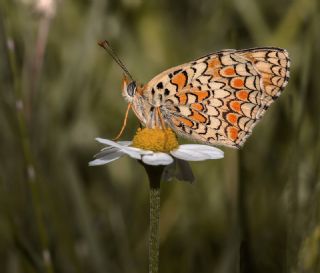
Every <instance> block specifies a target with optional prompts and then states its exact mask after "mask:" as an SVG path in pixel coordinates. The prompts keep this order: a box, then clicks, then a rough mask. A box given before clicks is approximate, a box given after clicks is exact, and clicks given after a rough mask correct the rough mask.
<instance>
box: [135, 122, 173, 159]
mask: <svg viewBox="0 0 320 273" xmlns="http://www.w3.org/2000/svg"><path fill="white" fill-rule="evenodd" d="M132 146H133V147H136V148H140V149H144V150H150V151H153V152H164V153H168V152H170V151H172V150H174V149H175V148H177V147H178V146H179V143H178V140H177V136H176V134H175V133H174V132H173V131H172V130H171V129H169V128H168V129H160V128H144V129H141V128H139V129H138V130H137V132H136V134H135V136H134V138H133V140H132Z"/></svg>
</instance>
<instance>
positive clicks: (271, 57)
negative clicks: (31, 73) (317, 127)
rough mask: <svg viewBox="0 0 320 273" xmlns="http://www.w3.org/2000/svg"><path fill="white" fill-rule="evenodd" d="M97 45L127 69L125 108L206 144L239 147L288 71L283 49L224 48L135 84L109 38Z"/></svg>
mask: <svg viewBox="0 0 320 273" xmlns="http://www.w3.org/2000/svg"><path fill="white" fill-rule="evenodd" d="M99 45H100V46H102V47H104V48H105V49H108V51H109V53H110V54H111V55H112V56H113V58H114V59H115V60H116V62H117V63H118V64H119V65H120V66H121V67H122V68H123V70H124V71H125V77H124V80H123V88H122V94H123V96H124V98H125V99H126V100H127V101H128V103H129V104H128V105H129V106H128V110H129V108H132V109H133V111H134V113H135V114H136V116H137V117H138V119H139V120H140V122H141V123H142V124H143V125H144V126H146V127H148V128H155V127H160V128H166V127H170V128H171V129H172V130H173V131H175V132H176V133H177V134H178V135H181V136H183V137H186V138H189V139H191V140H194V141H197V142H201V143H205V144H210V145H224V146H227V147H232V148H240V147H241V146H242V145H243V144H244V143H245V141H246V140H247V139H248V137H249V136H250V135H251V133H252V130H253V128H254V127H255V126H256V124H257V123H258V121H259V120H260V119H261V117H262V116H263V115H264V114H265V112H266V111H267V109H268V108H269V107H270V105H271V104H272V103H273V102H274V101H275V100H276V99H277V98H278V97H279V96H280V95H281V93H282V91H283V89H284V88H285V86H286V85H287V83H288V80H289V75H290V59H289V55H288V52H287V51H286V50H285V49H281V48H276V47H260V48H250V49H243V50H234V49H228V50H222V51H218V52H214V53H211V54H208V55H206V56H203V57H201V58H199V59H196V60H194V61H191V62H188V63H185V64H182V65H178V66H176V67H173V68H170V69H168V70H166V71H164V72H162V73H160V74H159V75H157V76H155V77H154V78H153V79H151V80H150V81H149V82H148V83H147V84H145V85H138V84H137V83H136V81H134V80H133V78H132V76H131V75H130V73H129V72H128V71H127V69H126V68H125V67H124V65H123V64H122V62H121V61H120V60H119V58H118V57H117V56H116V55H115V53H114V51H113V50H112V49H111V47H110V46H109V44H108V43H107V41H103V42H101V43H99ZM128 110H127V113H128ZM126 116H127V115H126Z"/></svg>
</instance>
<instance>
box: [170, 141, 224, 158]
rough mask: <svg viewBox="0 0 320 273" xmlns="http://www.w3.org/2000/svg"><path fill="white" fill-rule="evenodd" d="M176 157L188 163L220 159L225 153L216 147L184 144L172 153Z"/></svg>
mask: <svg viewBox="0 0 320 273" xmlns="http://www.w3.org/2000/svg"><path fill="white" fill-rule="evenodd" d="M170 153H171V154H172V155H173V156H174V157H176V158H179V159H183V160H187V161H202V160H207V159H220V158H223V157H224V153H223V151H221V150H220V149H218V148H216V147H212V146H208V145H200V144H184V145H180V146H179V148H178V149H176V150H173V151H171V152H170Z"/></svg>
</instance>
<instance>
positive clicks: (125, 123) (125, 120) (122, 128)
mask: <svg viewBox="0 0 320 273" xmlns="http://www.w3.org/2000/svg"><path fill="white" fill-rule="evenodd" d="M130 108H131V103H128V107H127V111H126V115H125V117H124V120H123V124H122V127H121V130H120V132H119V134H118V135H117V136H116V137H115V138H114V139H113V140H115V141H116V140H118V139H119V138H120V137H121V135H122V133H123V131H124V128H126V125H127V120H128V115H129V110H130Z"/></svg>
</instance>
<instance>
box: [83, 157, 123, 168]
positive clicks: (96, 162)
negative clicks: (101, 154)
mask: <svg viewBox="0 0 320 273" xmlns="http://www.w3.org/2000/svg"><path fill="white" fill-rule="evenodd" d="M120 157H121V156H118V157H114V158H111V159H104V158H101V159H100V158H99V159H95V160H92V161H90V162H89V166H99V165H104V164H107V163H110V162H112V161H115V160H117V159H119V158H120Z"/></svg>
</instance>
